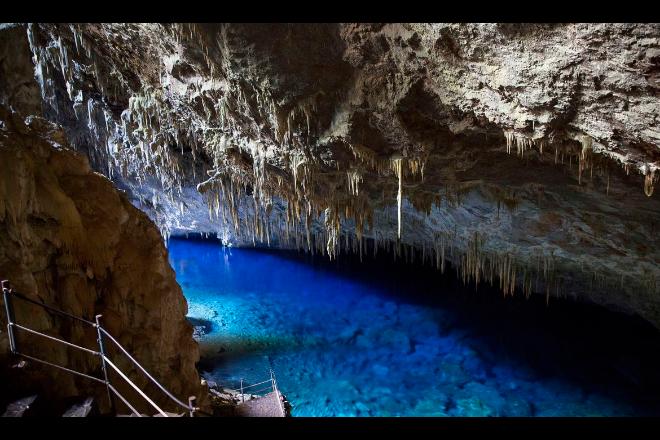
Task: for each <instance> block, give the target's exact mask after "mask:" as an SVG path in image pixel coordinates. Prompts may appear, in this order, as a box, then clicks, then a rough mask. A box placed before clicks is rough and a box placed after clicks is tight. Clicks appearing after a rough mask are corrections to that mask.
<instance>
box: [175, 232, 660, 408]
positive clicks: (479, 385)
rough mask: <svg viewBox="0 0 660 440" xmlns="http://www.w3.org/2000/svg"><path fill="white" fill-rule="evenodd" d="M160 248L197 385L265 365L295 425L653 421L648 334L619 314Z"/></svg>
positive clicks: (440, 281) (201, 248) (372, 272)
mask: <svg viewBox="0 0 660 440" xmlns="http://www.w3.org/2000/svg"><path fill="white" fill-rule="evenodd" d="M169 251H170V261H171V263H172V266H173V267H174V269H175V271H176V274H177V279H178V281H179V283H180V284H181V286H182V288H183V291H184V294H185V296H186V298H187V299H188V303H189V314H188V316H189V317H190V318H191V319H192V320H193V321H194V323H195V324H200V323H205V324H206V331H207V333H205V334H202V335H201V336H200V337H199V341H200V350H201V353H202V361H201V362H200V365H199V367H200V369H201V370H202V372H203V375H204V376H205V377H206V378H208V379H210V380H214V381H217V382H219V383H220V384H223V385H225V386H229V387H234V386H236V385H237V384H238V383H239V380H240V379H245V381H246V382H249V383H254V382H259V381H262V380H264V379H266V378H267V377H268V371H269V369H270V368H272V369H273V370H274V371H275V373H276V375H277V378H278V383H279V385H280V388H281V389H282V391H283V392H284V394H285V395H286V396H287V398H288V400H289V401H290V403H291V405H292V415H293V416H601V415H602V416H626V415H658V414H660V410H659V408H660V405H659V399H658V396H660V392H658V390H659V389H660V387H659V386H658V383H657V381H658V379H657V373H656V372H657V371H659V370H658V366H660V361H659V360H658V354H659V353H660V350H659V349H658V348H659V347H660V343H659V341H658V335H657V332H656V331H654V330H653V329H649V328H646V327H645V326H644V325H642V324H640V323H638V322H637V321H634V320H630V319H628V318H627V317H621V316H619V315H616V314H613V313H609V312H604V311H601V310H600V309H598V308H595V307H588V306H581V305H577V304H570V303H563V302H561V301H559V300H557V301H555V302H554V303H551V306H550V307H546V306H545V305H544V304H542V301H535V300H527V301H525V300H521V299H511V298H506V299H504V298H502V297H501V295H500V294H498V293H497V292H495V291H487V292H483V293H475V292H474V289H472V290H469V289H465V288H463V287H460V286H459V285H458V284H456V283H455V281H452V280H451V277H445V278H440V276H439V274H437V273H435V272H434V271H431V270H425V269H416V268H401V267H400V266H396V265H393V264H391V263H389V262H382V261H372V262H369V263H366V264H364V265H361V266H360V265H358V264H357V263H355V262H344V263H339V264H330V263H327V262H325V261H323V260H322V259H321V258H317V259H314V260H312V259H311V257H297V256H295V255H293V254H290V253H284V252H280V253H277V252H265V251H258V250H251V249H245V250H241V249H229V248H224V247H222V246H220V244H218V243H217V242H210V241H207V242H204V241H195V240H181V239H172V240H170V242H169ZM631 341H632V342H631Z"/></svg>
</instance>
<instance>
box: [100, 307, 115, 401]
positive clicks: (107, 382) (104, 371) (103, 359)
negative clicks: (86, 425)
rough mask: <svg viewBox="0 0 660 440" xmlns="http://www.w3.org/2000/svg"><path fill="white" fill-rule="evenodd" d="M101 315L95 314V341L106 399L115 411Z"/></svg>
mask: <svg viewBox="0 0 660 440" xmlns="http://www.w3.org/2000/svg"><path fill="white" fill-rule="evenodd" d="M101 316H103V315H96V316H95V319H96V334H97V335H98V339H97V342H98V343H99V352H100V353H101V369H102V370H103V377H104V378H105V387H106V389H107V391H108V400H109V401H110V410H111V411H112V412H113V413H116V408H115V399H114V398H113V397H112V394H110V380H109V379H108V370H107V369H106V366H105V349H104V347H103V334H101V324H100V319H101Z"/></svg>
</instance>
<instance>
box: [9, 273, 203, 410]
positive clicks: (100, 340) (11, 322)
mask: <svg viewBox="0 0 660 440" xmlns="http://www.w3.org/2000/svg"><path fill="white" fill-rule="evenodd" d="M2 294H3V299H4V302H5V311H6V314H7V331H8V335H9V346H10V350H11V352H12V353H13V354H16V355H18V356H22V357H25V358H27V359H31V360H34V361H37V362H40V363H43V364H46V365H49V366H52V367H56V368H59V369H62V370H64V371H67V372H70V373H73V374H77V375H80V376H83V377H86V378H88V379H92V380H94V381H97V382H101V383H104V384H105V385H106V387H107V389H108V399H109V400H110V405H111V406H112V408H113V409H114V402H113V400H112V397H111V395H110V392H111V391H112V393H113V394H115V395H116V396H117V397H119V398H120V399H121V401H122V402H123V403H124V404H126V406H127V407H128V408H129V409H130V410H131V411H132V412H133V413H134V414H136V415H137V416H139V417H142V415H141V414H140V413H139V412H138V411H137V410H135V408H134V407H133V406H132V405H130V404H129V403H128V401H127V400H126V398H125V397H124V396H122V395H121V394H120V393H119V392H118V391H117V389H116V388H115V387H113V386H112V384H111V383H110V380H109V379H108V374H107V370H106V364H107V365H110V366H111V367H112V368H113V369H114V370H115V371H116V372H117V373H118V374H119V375H120V376H121V377H122V378H123V379H124V380H125V381H126V382H128V384H129V385H131V387H132V388H133V389H135V390H136V391H137V392H138V393H139V394H140V395H141V396H142V397H143V398H144V399H145V400H146V401H147V402H148V403H149V404H150V405H151V406H153V407H154V408H155V409H156V410H157V411H158V412H159V413H160V414H161V415H162V416H163V417H168V415H167V413H165V412H164V411H163V410H162V409H161V408H160V407H158V405H156V403H154V401H153V400H151V399H150V398H149V397H148V396H147V395H146V394H145V393H144V392H143V391H142V390H140V388H139V387H138V386H137V385H135V384H134V383H133V382H132V381H131V380H130V379H129V378H128V377H127V376H126V375H125V374H124V373H123V372H122V371H121V370H120V369H119V368H118V367H117V366H116V365H115V364H114V363H112V361H111V360H110V359H108V357H107V356H106V355H105V350H104V346H103V337H102V334H104V335H105V336H106V337H108V338H109V339H110V340H111V341H112V342H113V343H114V344H115V345H116V346H117V347H118V348H119V349H120V350H121V351H122V352H123V353H124V354H125V355H126V356H127V357H128V358H129V359H130V360H131V362H133V364H134V365H135V366H136V367H138V369H139V370H140V371H142V373H144V374H145V375H146V376H147V378H148V379H149V380H151V381H152V382H153V383H154V384H155V385H157V386H158V388H160V389H161V390H162V391H163V392H164V393H165V394H166V395H167V396H168V397H169V398H170V399H172V400H173V401H174V402H175V403H177V404H178V405H180V406H182V407H183V408H185V409H187V410H188V411H189V414H190V416H191V417H193V416H194V414H195V412H196V411H199V410H200V408H198V407H196V406H195V405H194V402H195V400H196V397H195V396H191V397H190V398H189V399H188V404H185V403H184V402H182V401H181V400H179V399H177V398H176V397H175V396H174V395H172V393H170V392H169V391H168V390H167V389H166V388H165V387H163V386H162V385H161V384H160V383H159V382H158V381H157V380H156V379H155V378H154V377H153V376H151V374H149V372H148V371H147V370H146V369H145V368H144V367H142V365H140V363H139V362H138V361H137V360H136V359H135V358H134V357H133V356H131V354H130V353H129V352H128V351H127V350H126V349H125V348H124V347H123V346H122V345H121V344H120V343H119V342H118V341H117V340H116V339H115V338H114V337H113V336H112V335H111V334H110V333H108V331H107V330H105V329H104V328H103V327H101V325H100V324H99V318H100V317H101V315H97V316H96V322H92V321H88V320H86V319H84V318H80V317H78V316H75V315H71V314H70V313H67V312H64V311H62V310H58V309H56V308H54V307H51V306H48V305H46V304H44V303H41V302H38V301H35V300H32V299H30V298H28V297H26V296H24V295H21V294H19V293H17V292H14V290H13V289H11V288H10V287H9V281H6V280H4V281H2ZM12 296H15V297H17V298H19V299H22V300H24V301H27V302H29V303H32V304H35V305H37V306H40V307H43V308H45V309H47V310H50V311H52V312H54V313H57V314H60V315H63V316H66V317H68V318H71V319H74V320H77V321H79V322H82V323H85V324H88V325H90V326H92V327H95V328H96V329H97V332H98V339H97V342H98V344H99V349H100V351H95V350H92V349H89V348H87V347H83V346H80V345H77V344H73V343H70V342H68V341H65V340H63V339H59V338H56V337H54V336H51V335H48V334H45V333H41V332H38V331H36V330H32V329H30V328H28V327H25V326H22V325H20V324H17V323H16V322H15V321H14V317H13V308H12V304H11V297H12ZM14 328H17V329H21V330H24V331H27V332H29V333H32V334H35V335H38V336H41V337H44V338H47V339H50V340H53V341H55V342H58V343H61V344H64V345H67V346H69V347H72V348H75V349H77V350H81V351H85V352H88V353H91V354H93V355H96V356H100V360H101V366H102V369H103V373H104V377H105V380H103V379H100V378H98V377H95V376H91V375H88V374H85V373H82V372H80V371H76V370H72V369H70V368H66V367H64V366H62V365H58V364H54V363H52V362H48V361H45V360H43V359H39V358H36V357H33V356H29V355H26V354H24V353H20V352H19V351H18V349H17V346H16V340H15V337H14V332H13V329H14Z"/></svg>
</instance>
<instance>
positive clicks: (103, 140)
mask: <svg viewBox="0 0 660 440" xmlns="http://www.w3.org/2000/svg"><path fill="white" fill-rule="evenodd" d="M659 89H660V25H658V24H646V23H629V24H626V23H564V24H540V23H536V24H535V23H529V24H525V23H505V24H502V23H455V24H452V23H384V24H375V23H322V24H319V23H306V24H305V23H293V24H285V23H252V24H241V23H4V24H0V278H1V279H2V281H3V288H2V290H3V291H2V294H3V295H2V311H3V313H0V390H2V391H0V410H1V411H4V415H5V416H22V417H30V416H32V417H47V416H53V415H55V416H61V415H66V416H72V417H82V416H86V417H96V418H108V417H113V416H127V417H128V416H131V417H133V416H136V417H143V416H160V417H176V416H183V417H206V418H209V417H215V418H227V417H231V418H238V417H245V416H248V417H254V416H256V417H294V418H295V417H322V418H325V417H331V418H335V417H358V418H376V417H377V418H385V417H428V418H434V419H435V418H445V417H449V418H464V417H467V418H474V419H480V418H484V417H497V418H557V417H559V418H566V417H583V418H590V417H631V418H633V417H657V416H659V415H660V377H659V376H658V374H657V371H659V369H660V286H659V283H658V280H659V277H660V269H659V262H660V250H659V249H660V238H659V236H660V235H659V234H658V232H659V230H660V224H659V222H660V198H659V197H660V196H659V195H658V191H657V190H655V185H656V183H657V181H658V179H659V178H660V173H659V172H657V171H658V168H660V149H659V145H660V122H659V121H660V105H659V104H660V95H659ZM5 408H6V410H5Z"/></svg>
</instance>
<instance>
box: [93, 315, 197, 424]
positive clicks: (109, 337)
mask: <svg viewBox="0 0 660 440" xmlns="http://www.w3.org/2000/svg"><path fill="white" fill-rule="evenodd" d="M99 330H101V331H102V332H103V334H104V335H106V336H107V337H108V339H110V340H111V341H112V342H114V343H115V345H116V346H117V347H118V348H119V349H120V350H121V351H122V352H123V353H124V354H125V355H126V357H128V358H129V359H130V360H131V362H133V364H134V365H135V366H136V367H138V368H139V369H140V370H141V371H142V372H143V373H144V375H145V376H147V377H148V378H149V379H150V380H151V382H153V383H154V384H155V385H156V386H157V387H158V388H160V389H161V390H162V391H163V392H164V393H165V395H167V397H169V398H170V399H172V401H174V402H175V403H177V404H178V405H180V406H182V407H183V408H185V409H187V410H189V411H191V410H193V408H194V407H193V406H192V405H191V404H190V402H189V403H188V404H185V403H183V402H182V401H181V400H179V399H177V398H176V397H175V396H174V395H173V394H172V393H170V392H169V391H168V390H167V389H166V388H165V387H164V386H163V385H161V384H160V382H158V381H157V380H156V379H154V377H153V376H152V375H151V374H149V372H148V371H147V370H145V369H144V367H142V365H140V363H139V362H138V361H137V360H135V358H134V357H133V356H131V354H130V353H129V352H128V351H127V350H126V349H125V348H124V347H123V346H122V345H121V344H120V343H119V342H118V341H117V340H116V339H115V338H114V337H113V336H112V335H111V334H110V333H108V332H107V331H106V330H105V329H104V328H103V327H100V326H99ZM106 362H108V361H107V360H106Z"/></svg>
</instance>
